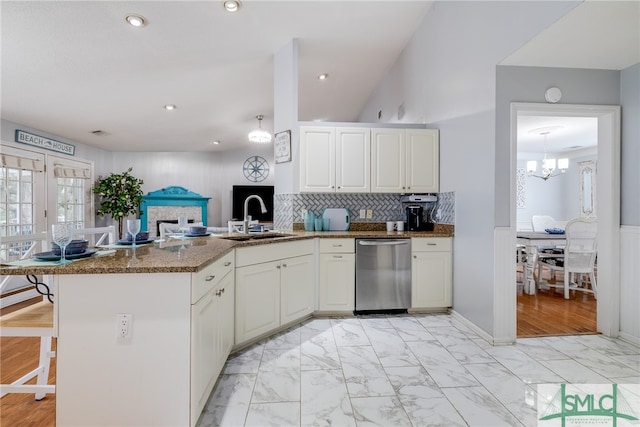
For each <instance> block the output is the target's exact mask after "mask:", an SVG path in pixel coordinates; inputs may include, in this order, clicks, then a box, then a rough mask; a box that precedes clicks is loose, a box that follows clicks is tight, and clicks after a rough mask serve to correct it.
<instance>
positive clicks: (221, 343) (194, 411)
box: [190, 254, 235, 425]
mask: <svg viewBox="0 0 640 427" xmlns="http://www.w3.org/2000/svg"><path fill="white" fill-rule="evenodd" d="M232 259H233V254H231V257H230V260H229V259H225V260H223V261H221V262H220V264H221V265H222V266H224V267H229V268H228V269H227V268H224V269H219V270H218V271H213V270H215V266H216V264H218V263H216V264H214V266H213V267H212V268H210V269H206V270H205V274H203V275H200V276H201V277H198V275H196V277H195V280H194V281H193V282H194V284H193V287H194V288H196V283H199V284H202V283H203V282H207V281H208V282H210V283H211V286H213V287H212V288H211V289H210V290H208V291H207V292H206V293H205V294H204V296H202V297H200V299H199V300H198V301H196V303H195V304H192V305H191V417H190V418H191V425H195V423H196V421H197V420H198V417H199V416H200V413H201V412H202V410H203V409H204V406H205V404H206V402H207V399H208V398H209V395H210V394H211V391H212V390H213V387H214V385H215V383H216V380H217V379H218V375H219V374H220V372H221V371H222V367H223V366H224V363H225V361H226V360H227V357H228V356H229V353H230V352H231V348H232V347H233V345H234V336H233V334H234V329H233V322H234V311H235V297H234V274H233V264H232V261H231V260H232ZM227 263H228V264H227ZM224 264H227V265H226V266H225V265H224ZM209 273H211V274H209ZM214 273H218V274H214ZM219 274H222V277H219ZM199 278H201V279H202V280H198V279H199Z"/></svg>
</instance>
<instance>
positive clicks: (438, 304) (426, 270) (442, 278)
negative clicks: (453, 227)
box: [411, 237, 452, 309]
mask: <svg viewBox="0 0 640 427" xmlns="http://www.w3.org/2000/svg"><path fill="white" fill-rule="evenodd" d="M451 255H452V253H451V238H448V237H425V238H412V239H411V308H417V309H419V308H447V307H451V304H452V301H451V299H452V297H451V295H452V280H451V276H452V272H451V270H452V269H451V259H452V256H451Z"/></svg>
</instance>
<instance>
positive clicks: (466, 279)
mask: <svg viewBox="0 0 640 427" xmlns="http://www.w3.org/2000/svg"><path fill="white" fill-rule="evenodd" d="M579 3H580V2H576V1H570V2H488V1H483V2H475V1H471V2H436V3H435V4H434V5H433V7H432V8H431V10H430V11H429V13H428V14H427V16H426V17H425V19H424V21H423V23H422V24H421V26H420V27H419V28H418V30H417V31H416V33H415V34H414V36H413V37H412V39H411V40H410V42H409V44H408V45H407V47H406V48H405V50H404V51H403V53H402V54H401V55H400V57H399V58H398V60H397V62H396V63H395V64H394V66H393V67H392V69H391V70H390V71H389V73H388V75H387V76H386V77H385V79H384V80H383V82H382V83H381V84H380V86H379V87H378V89H377V90H376V92H375V93H374V94H373V96H372V98H371V100H370V101H369V103H368V104H367V105H366V106H365V108H364V109H363V111H362V113H361V115H360V118H359V120H360V121H364V122H376V121H377V113H378V110H382V111H383V114H382V117H383V121H390V122H391V121H399V120H397V110H398V107H399V106H400V105H401V104H403V105H404V109H405V115H404V117H403V118H402V120H401V121H404V122H407V123H426V124H427V126H428V127H434V128H438V129H440V165H441V168H440V183H441V184H440V191H441V192H449V191H455V194H456V219H455V225H456V231H455V240H454V246H455V247H454V277H453V280H454V287H453V292H454V294H453V305H454V309H455V310H456V311H458V312H460V313H461V314H462V315H463V316H465V317H466V318H467V319H469V320H470V321H472V322H473V323H475V324H476V325H478V326H479V327H480V328H482V329H483V330H485V331H487V332H488V333H489V334H493V288H494V271H493V265H494V259H493V258H494V257H493V250H494V248H493V240H494V239H493V235H494V226H495V210H496V209H495V206H496V202H495V200H496V185H495V179H496V176H495V173H494V169H495V167H494V166H495V161H496V150H497V148H496V135H495V129H496V115H495V113H496V112H495V106H496V64H498V63H499V62H500V61H501V60H502V59H503V58H505V57H507V56H509V55H510V54H511V53H512V52H514V51H516V50H517V49H518V48H520V47H521V46H522V45H524V44H525V43H526V42H527V41H528V40H530V39H531V38H533V37H535V35H537V34H539V33H540V32H541V31H542V30H544V29H545V28H546V27H548V26H549V25H551V24H552V23H553V22H555V21H556V20H557V19H559V18H560V17H562V16H563V15H564V14H566V13H567V12H568V11H569V10H571V9H572V8H573V7H575V6H576V5H578V4H579ZM501 149H502V148H501ZM505 156H506V157H505V158H507V159H508V152H507V153H506V154H505ZM506 164H507V165H508V164H509V163H508V162H507V163H506ZM506 173H507V174H508V170H507V171H506ZM507 188H508V187H507ZM507 194H508V191H507ZM508 208H509V206H508V203H507V205H506V212H507V213H508ZM507 218H508V216H507Z"/></svg>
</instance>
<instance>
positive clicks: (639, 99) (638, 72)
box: [620, 64, 640, 226]
mask: <svg viewBox="0 0 640 427" xmlns="http://www.w3.org/2000/svg"><path fill="white" fill-rule="evenodd" d="M620 104H621V105H622V143H621V147H620V152H621V156H622V157H621V159H620V173H621V177H620V191H621V196H620V223H621V224H622V225H635V226H640V168H639V167H638V165H640V64H636V65H634V66H632V67H629V68H627V69H625V70H622V72H621V73H620Z"/></svg>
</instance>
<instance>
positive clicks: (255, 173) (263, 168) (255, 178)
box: [242, 156, 269, 182]
mask: <svg viewBox="0 0 640 427" xmlns="http://www.w3.org/2000/svg"><path fill="white" fill-rule="evenodd" d="M242 172H243V173H244V177H245V178H247V179H248V180H249V181H251V182H260V181H264V180H265V179H267V176H269V163H267V160H266V159H265V158H264V157H260V156H251V157H249V158H248V159H247V160H245V161H244V165H243V166H242Z"/></svg>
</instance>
